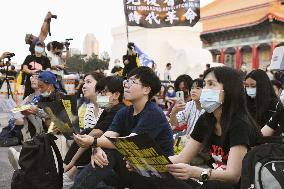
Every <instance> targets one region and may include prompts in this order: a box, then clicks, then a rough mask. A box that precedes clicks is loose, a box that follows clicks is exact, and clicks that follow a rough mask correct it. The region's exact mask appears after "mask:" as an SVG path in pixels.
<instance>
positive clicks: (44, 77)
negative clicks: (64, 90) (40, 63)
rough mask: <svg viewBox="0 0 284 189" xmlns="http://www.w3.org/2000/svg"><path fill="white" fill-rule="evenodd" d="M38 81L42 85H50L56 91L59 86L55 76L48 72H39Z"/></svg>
mask: <svg viewBox="0 0 284 189" xmlns="http://www.w3.org/2000/svg"><path fill="white" fill-rule="evenodd" d="M38 80H40V81H42V82H44V83H48V84H52V85H53V86H54V87H55V88H56V89H59V84H58V82H57V79H56V76H55V75H54V73H52V72H50V71H43V72H41V73H40V74H39V76H38Z"/></svg>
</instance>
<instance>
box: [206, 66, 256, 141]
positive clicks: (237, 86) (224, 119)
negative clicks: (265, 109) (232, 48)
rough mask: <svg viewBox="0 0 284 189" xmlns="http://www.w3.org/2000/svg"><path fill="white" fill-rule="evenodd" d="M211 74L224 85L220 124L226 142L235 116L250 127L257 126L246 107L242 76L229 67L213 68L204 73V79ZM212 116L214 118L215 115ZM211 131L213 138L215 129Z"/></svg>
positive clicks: (222, 138) (223, 139)
mask: <svg viewBox="0 0 284 189" xmlns="http://www.w3.org/2000/svg"><path fill="white" fill-rule="evenodd" d="M211 72H213V73H214V75H215V77H216V79H217V81H218V82H219V83H221V84H223V90H224V102H223V104H222V114H221V123H220V124H221V128H222V137H221V140H222V142H224V141H225V139H226V136H227V134H228V131H229V130H230V128H231V125H232V120H233V117H234V116H239V117H240V118H241V119H242V120H243V121H245V122H246V123H248V124H249V125H254V126H255V123H254V121H253V119H252V117H251V116H250V114H249V112H248V109H247V106H246V97H245V90H244V87H243V81H242V79H241V76H240V74H239V73H238V72H237V71H236V70H234V69H232V68H229V67H213V68H209V69H208V70H206V71H205V72H204V78H205V77H206V76H207V75H208V74H209V73H211ZM206 114H207V113H206ZM208 116H209V114H208ZM210 116H213V114H211V115H210ZM211 129H212V130H211V133H210V134H211V136H212V134H213V131H214V127H211Z"/></svg>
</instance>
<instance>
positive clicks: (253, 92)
mask: <svg viewBox="0 0 284 189" xmlns="http://www.w3.org/2000/svg"><path fill="white" fill-rule="evenodd" d="M246 92H247V95H248V96H250V97H251V98H255V97H256V88H255V87H254V88H246Z"/></svg>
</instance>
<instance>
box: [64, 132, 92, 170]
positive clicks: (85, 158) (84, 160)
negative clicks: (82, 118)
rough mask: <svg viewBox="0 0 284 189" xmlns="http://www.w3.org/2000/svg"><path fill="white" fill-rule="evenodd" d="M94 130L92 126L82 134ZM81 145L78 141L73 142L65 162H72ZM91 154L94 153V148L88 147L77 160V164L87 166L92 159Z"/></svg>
mask: <svg viewBox="0 0 284 189" xmlns="http://www.w3.org/2000/svg"><path fill="white" fill-rule="evenodd" d="M91 131H92V129H91V128H88V129H85V130H83V131H82V132H81V133H80V134H82V135H83V134H89V133H90V132H91ZM79 148H80V147H79V146H78V144H77V143H76V142H73V143H72V144H71V146H70V148H69V150H68V152H67V153H66V156H65V158H64V163H65V164H66V165H67V164H69V163H70V162H71V160H72V158H73V157H74V155H75V154H76V152H77V151H78V149H79ZM91 155H92V148H91V147H90V148H88V149H87V150H86V151H85V152H84V153H83V154H82V155H81V156H80V158H79V159H78V160H77V161H76V162H75V166H85V165H88V163H90V161H91Z"/></svg>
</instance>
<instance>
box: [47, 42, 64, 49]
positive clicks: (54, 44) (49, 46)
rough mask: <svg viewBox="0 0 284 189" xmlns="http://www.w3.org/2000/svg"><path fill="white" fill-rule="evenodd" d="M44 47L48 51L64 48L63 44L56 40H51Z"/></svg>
mask: <svg viewBox="0 0 284 189" xmlns="http://www.w3.org/2000/svg"><path fill="white" fill-rule="evenodd" d="M46 48H47V50H48V51H51V50H54V49H55V48H57V49H60V50H61V49H63V48H64V45H63V44H62V43H60V42H58V41H52V42H50V43H48V44H47V46H46Z"/></svg>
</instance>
